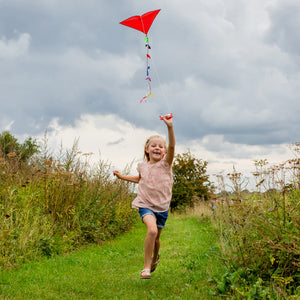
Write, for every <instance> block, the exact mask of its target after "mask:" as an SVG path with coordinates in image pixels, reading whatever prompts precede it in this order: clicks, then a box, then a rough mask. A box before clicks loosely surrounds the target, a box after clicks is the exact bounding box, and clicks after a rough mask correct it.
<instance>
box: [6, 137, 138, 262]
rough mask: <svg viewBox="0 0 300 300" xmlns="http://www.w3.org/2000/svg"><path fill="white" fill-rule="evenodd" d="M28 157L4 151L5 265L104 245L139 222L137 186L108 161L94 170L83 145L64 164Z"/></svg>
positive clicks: (61, 158) (50, 158) (63, 156)
mask: <svg viewBox="0 0 300 300" xmlns="http://www.w3.org/2000/svg"><path fill="white" fill-rule="evenodd" d="M11 140H12V141H14V143H15V144H18V143H17V141H16V140H15V139H13V138H11ZM6 145H7V144H6ZM21 148H22V147H21ZM25 148H26V147H25ZM9 149H14V148H9ZM22 149H23V148H22ZM22 157H23V156H22V155H16V154H13V153H10V152H8V153H6V150H5V149H4V150H3V149H2V148H1V146H0V266H2V267H8V268H9V267H12V266H16V265H18V264H20V263H22V262H23V261H26V260H31V259H35V258H36V257H39V256H41V257H42V256H46V257H50V256H52V255H56V254H60V253H64V252H67V251H72V250H74V249H76V248H78V247H80V246H81V245H83V244H87V243H102V242H103V241H104V240H107V239H111V238H112V237H115V236H117V235H119V234H121V233H122V232H124V231H127V230H129V229H130V228H131V227H132V226H133V224H134V223H135V222H136V221H137V219H138V218H137V214H136V213H135V212H134V211H133V210H132V209H131V207H130V203H131V200H132V198H133V191H132V186H131V185H130V184H127V183H125V182H120V181H115V180H114V179H113V178H112V177H111V172H110V165H109V164H108V163H106V162H103V161H100V162H99V164H98V166H97V167H93V168H92V167H91V166H90V165H89V164H88V163H87V157H88V155H86V154H81V153H80V151H79V150H78V149H77V143H74V146H73V147H72V149H71V150H66V151H65V152H60V155H59V159H55V158H53V156H51V155H47V158H45V157H46V155H45V153H40V154H39V155H37V156H35V157H33V156H31V157H30V160H29V159H28V160H25V161H22V159H23V158H22ZM27 158H29V157H27Z"/></svg>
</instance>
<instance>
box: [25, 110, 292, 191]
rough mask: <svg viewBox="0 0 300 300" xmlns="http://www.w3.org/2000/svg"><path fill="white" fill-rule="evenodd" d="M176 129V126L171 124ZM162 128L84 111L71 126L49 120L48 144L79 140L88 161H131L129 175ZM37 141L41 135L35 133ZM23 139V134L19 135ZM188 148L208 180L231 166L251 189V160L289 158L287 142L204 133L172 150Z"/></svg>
mask: <svg viewBox="0 0 300 300" xmlns="http://www.w3.org/2000/svg"><path fill="white" fill-rule="evenodd" d="M175 130H176V127H175ZM165 133H166V128H165V125H164V124H163V123H161V132H155V131H151V130H146V129H144V128H139V127H135V126H133V125H132V124H130V123H129V122H127V121H125V120H123V119H121V118H120V117H118V116H117V115H99V114H97V115H90V114H85V115H82V116H81V117H80V119H78V120H76V122H75V125H74V126H65V125H62V124H60V121H59V120H58V119H53V120H52V121H51V123H50V124H49V127H48V132H47V139H48V147H49V148H50V150H52V152H53V154H58V153H57V152H58V150H59V149H60V147H61V145H62V146H63V148H64V149H70V148H71V147H72V145H73V143H74V141H75V140H77V139H78V140H79V150H80V151H82V152H83V153H91V152H92V153H93V155H92V156H91V163H92V164H93V163H97V162H98V160H99V159H101V160H103V161H105V162H108V163H110V164H111V168H112V169H118V170H123V169H124V168H125V167H127V166H128V165H130V164H131V163H133V164H132V170H131V174H133V175H134V174H136V165H137V162H138V161H141V160H142V159H143V149H144V144H145V141H146V139H147V138H148V137H149V136H151V135H154V134H160V135H162V136H163V137H165ZM37 138H38V140H39V141H42V140H43V136H37ZM23 139H24V137H23ZM188 150H190V151H191V153H192V155H194V156H195V157H196V158H199V159H203V160H205V161H208V174H209V175H210V180H212V181H215V177H214V175H216V174H221V173H222V172H223V173H224V174H227V173H229V172H232V170H233V167H235V169H236V170H237V171H239V172H242V173H243V174H244V175H245V176H246V177H250V178H251V177H252V182H251V181H250V183H249V186H248V188H249V189H251V188H252V189H253V188H254V178H253V176H252V172H254V171H255V167H254V163H253V162H254V160H255V159H267V160H268V162H269V164H270V165H277V164H279V163H282V162H284V161H286V160H287V159H289V158H291V157H292V154H291V152H290V150H289V149H288V147H287V145H284V144H282V145H266V146H258V145H256V146H255V145H253V146H249V145H246V144H235V143H230V142H227V141H225V140H224V136H222V135H207V136H205V137H204V138H203V139H201V140H196V139H195V140H189V141H188V142H184V141H181V140H180V139H179V140H178V139H177V145H176V153H177V154H179V153H184V152H187V151H188Z"/></svg>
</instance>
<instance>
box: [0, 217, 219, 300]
mask: <svg viewBox="0 0 300 300" xmlns="http://www.w3.org/2000/svg"><path fill="white" fill-rule="evenodd" d="M145 230H146V229H145V226H144V225H143V224H142V223H141V222H138V224H137V226H136V228H134V229H133V230H131V231H130V232H129V233H126V234H124V235H122V236H121V237H118V238H116V239H115V240H113V241H109V242H105V243H104V244H103V245H102V246H101V247H99V246H89V247H87V248H86V249H83V250H81V251H76V252H74V253H72V254H69V255H64V256H58V257H52V258H50V259H47V260H42V261H38V262H31V263H27V264H24V265H23V266H20V268H18V269H14V270H11V271H9V272H8V271H5V272H2V273H0V295H1V296H0V298H1V297H3V298H4V299H130V300H134V299H203V300H205V299H212V296H211V289H210V286H209V284H208V279H209V278H211V277H212V276H217V275H218V274H222V272H223V271H224V268H223V266H222V265H221V264H220V260H219V259H218V257H220V247H219V245H218V241H217V235H216V234H215V229H214V228H212V226H211V224H210V222H209V220H207V219H206V220H201V221H200V220H199V218H198V217H197V216H188V215H180V216H176V215H174V214H171V215H170V217H169V219H168V221H167V224H166V227H165V229H164V230H163V232H162V236H161V240H162V247H161V251H160V263H159V264H158V267H157V269H156V271H155V272H154V273H152V279H151V280H141V279H140V271H141V269H142V268H143V263H144V252H143V247H144V237H145V233H146V232H145Z"/></svg>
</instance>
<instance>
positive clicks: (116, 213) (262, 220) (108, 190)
mask: <svg viewBox="0 0 300 300" xmlns="http://www.w3.org/2000/svg"><path fill="white" fill-rule="evenodd" d="M292 150H293V153H294V154H295V156H294V158H292V159H290V160H289V161H286V162H284V163H282V164H280V165H278V166H269V165H268V163H267V160H259V161H255V162H254V164H255V167H256V171H255V172H254V173H253V177H254V179H255V180H256V190H255V191H251V192H250V191H247V190H245V180H246V179H245V178H244V177H243V174H241V173H239V172H236V171H235V170H233V172H231V173H227V174H225V175H219V177H218V180H219V185H218V186H217V187H216V189H215V192H214V193H213V191H211V194H210V196H211V197H210V199H209V200H207V201H204V200H202V201H201V200H198V201H193V202H192V205H191V203H189V206H192V207H189V208H186V209H185V210H184V211H177V212H175V213H174V214H171V217H170V221H168V222H169V227H167V228H166V230H165V234H164V241H163V243H164V245H165V248H162V252H161V255H162V257H164V260H165V264H161V266H160V268H161V273H159V272H158V273H157V275H156V274H155V277H154V278H153V279H154V280H153V279H151V282H153V281H155V288H154V287H153V286H152V284H153V283H152V284H151V283H141V282H140V279H139V276H138V272H139V268H140V267H142V260H143V253H142V250H143V239H144V235H145V231H144V228H143V226H142V224H140V222H139V218H138V215H137V213H136V212H135V211H133V210H132V209H131V206H130V204H131V201H132V199H133V197H134V189H133V186H132V185H131V184H129V183H126V182H123V181H119V180H115V179H114V178H112V176H111V170H110V169H111V168H110V164H109V162H106V161H103V160H100V161H99V162H98V164H97V165H93V166H91V165H90V163H89V157H90V154H88V153H86V154H85V153H81V152H80V151H79V149H78V145H77V143H76V142H75V143H74V145H73V147H72V148H71V149H66V150H63V149H60V150H59V151H58V153H57V154H56V155H52V154H51V155H50V154H49V153H48V152H47V149H46V148H45V149H42V151H41V152H40V153H38V154H37V155H32V156H30V159H27V160H24V159H22V157H21V156H20V155H19V154H18V153H17V152H7V153H5V152H4V151H0V212H1V216H0V253H1V256H0V268H1V280H0V291H1V294H2V295H3V297H4V298H7V299H10V298H13V299H33V298H41V299H47V297H48V298H49V299H56V298H57V299H58V298H59V297H60V295H65V298H72V299H84V298H91V299H92V298H94V299H100V298H99V295H100V294H102V296H103V295H104V296H103V298H102V299H112V298H115V299H122V297H125V296H126V297H127V298H128V299H138V297H139V296H141V295H142V298H143V297H144V299H182V297H183V299H185V298H184V297H186V299H223V298H224V299H298V298H299V295H300V288H299V281H300V274H299V267H300V241H299V236H300V234H299V230H300V219H299V215H300V209H299V203H300V201H299V200H300V158H299V156H300V144H299V143H297V144H294V145H293V146H292ZM129 170H130V166H129V167H128V168H127V169H126V170H124V172H125V173H126V172H128V171H129ZM225 182H229V184H228V185H225ZM123 248H124V250H122V249H123ZM137 262H138V263H139V264H138V266H137ZM155 278H156V279H155ZM48 279H49V280H50V281H49V280H48ZM120 282H122V284H124V289H120ZM162 283H165V285H164V284H162ZM122 286H123V285H122ZM108 290H110V292H108ZM133 291H135V292H133ZM170 291H172V292H173V293H172V295H171V294H170ZM61 293H62V294H61ZM130 293H131V294H130ZM128 295H131V298H130V297H128ZM203 295H205V296H203ZM121 296H122V297H121ZM200 296H201V297H202V298H201V297H200ZM22 297H24V298H22ZM120 297H121V298H120ZM160 297H161V298H160ZM168 297H169V298H168ZM139 299H140V298H139Z"/></svg>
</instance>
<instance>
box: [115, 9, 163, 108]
mask: <svg viewBox="0 0 300 300" xmlns="http://www.w3.org/2000/svg"><path fill="white" fill-rule="evenodd" d="M159 12H160V9H157V10H153V11H149V12H147V13H145V14H143V15H141V16H133V17H130V18H128V19H126V20H124V21H122V22H120V24H122V25H125V26H128V27H131V28H133V29H136V30H139V31H141V32H143V33H145V34H146V37H145V38H144V40H145V41H146V45H145V46H146V48H147V53H146V57H147V70H146V80H147V83H148V87H149V91H148V92H147V94H146V95H145V96H144V97H143V98H142V99H141V100H140V103H142V102H143V101H146V100H147V98H148V96H150V95H151V96H152V97H154V96H153V94H152V92H151V84H150V82H151V78H150V76H149V73H150V72H149V71H150V59H151V56H150V54H149V50H150V49H151V47H150V45H149V38H148V35H147V34H148V31H149V29H150V27H151V25H152V23H153V21H154V19H155V17H156V16H157V14H158V13H159Z"/></svg>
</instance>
